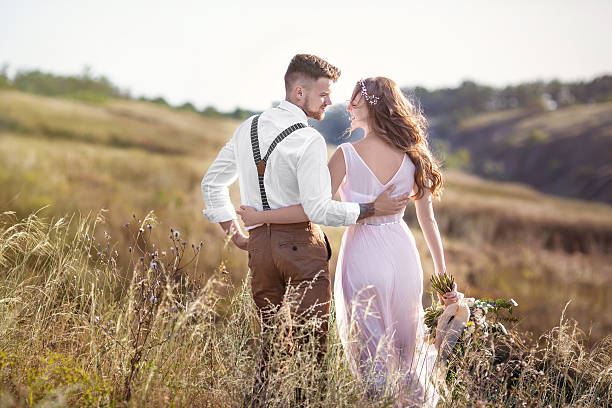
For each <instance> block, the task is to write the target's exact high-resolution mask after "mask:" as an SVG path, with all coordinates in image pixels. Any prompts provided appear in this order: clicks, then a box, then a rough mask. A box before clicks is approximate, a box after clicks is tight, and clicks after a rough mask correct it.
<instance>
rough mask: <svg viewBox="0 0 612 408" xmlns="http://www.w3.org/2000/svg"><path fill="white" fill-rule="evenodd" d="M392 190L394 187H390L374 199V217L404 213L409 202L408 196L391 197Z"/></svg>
mask: <svg viewBox="0 0 612 408" xmlns="http://www.w3.org/2000/svg"><path fill="white" fill-rule="evenodd" d="M393 190H395V186H390V187H389V188H387V189H386V190H385V191H383V192H382V193H381V194H380V195H379V196H378V198H376V200H375V201H374V215H394V214H400V213H403V212H404V209H405V208H406V205H407V204H408V201H410V194H408V193H407V194H402V195H400V196H397V197H391V193H392V192H393Z"/></svg>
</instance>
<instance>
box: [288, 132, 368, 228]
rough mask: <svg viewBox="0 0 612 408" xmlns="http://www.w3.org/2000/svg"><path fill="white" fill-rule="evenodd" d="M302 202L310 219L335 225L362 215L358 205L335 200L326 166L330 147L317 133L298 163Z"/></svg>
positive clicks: (344, 223)
mask: <svg viewBox="0 0 612 408" xmlns="http://www.w3.org/2000/svg"><path fill="white" fill-rule="evenodd" d="M297 179H298V185H299V188H300V202H301V204H302V207H304V212H305V213H306V215H307V216H308V218H309V219H310V221H312V222H314V223H316V224H323V225H329V226H333V227H337V226H341V225H352V224H355V223H356V222H357V218H358V217H359V204H358V203H347V202H341V201H336V200H334V199H332V193H331V178H330V175H329V170H328V168H327V147H326V145H325V140H324V139H323V137H322V136H320V135H317V137H314V138H313V139H312V141H311V142H310V143H308V144H307V145H306V146H305V148H304V150H303V151H302V153H301V155H300V158H299V161H298V164H297Z"/></svg>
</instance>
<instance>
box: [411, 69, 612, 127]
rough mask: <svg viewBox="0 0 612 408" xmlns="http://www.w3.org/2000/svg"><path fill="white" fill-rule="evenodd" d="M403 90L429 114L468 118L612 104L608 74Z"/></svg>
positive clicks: (611, 90)
mask: <svg viewBox="0 0 612 408" xmlns="http://www.w3.org/2000/svg"><path fill="white" fill-rule="evenodd" d="M403 91H404V93H406V94H407V95H413V96H415V97H416V98H417V99H418V101H420V103H421V106H422V107H423V110H424V111H425V113H426V114H427V115H430V116H447V115H453V116H459V117H464V116H469V115H472V114H476V113H481V112H490V111H497V110H503V109H512V108H524V109H528V110H532V111H541V110H553V109H557V108H560V107H565V106H569V105H573V104H577V103H600V102H610V101H612V76H610V75H604V76H600V77H597V78H595V79H593V80H591V81H588V82H568V83H563V82H561V81H559V80H552V81H549V82H544V81H537V82H529V83H523V84H519V85H511V86H506V87H504V88H493V87H490V86H485V85H480V84H477V83H476V82H473V81H464V82H463V83H461V85H459V86H458V87H456V88H441V89H436V90H433V91H430V90H427V89H426V88H423V87H413V88H404V89H403Z"/></svg>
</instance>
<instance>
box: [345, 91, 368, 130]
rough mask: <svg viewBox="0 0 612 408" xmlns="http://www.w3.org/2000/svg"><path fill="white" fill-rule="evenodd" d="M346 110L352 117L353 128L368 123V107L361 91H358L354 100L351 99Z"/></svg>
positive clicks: (362, 126) (361, 126)
mask: <svg viewBox="0 0 612 408" xmlns="http://www.w3.org/2000/svg"><path fill="white" fill-rule="evenodd" d="M346 111H347V112H348V113H349V116H350V117H351V130H354V129H357V128H365V127H366V126H367V124H368V107H367V106H366V100H365V98H364V97H363V95H362V94H361V93H357V95H355V98H354V99H353V100H352V101H349V103H348V106H347V107H346Z"/></svg>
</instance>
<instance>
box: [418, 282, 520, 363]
mask: <svg viewBox="0 0 612 408" xmlns="http://www.w3.org/2000/svg"><path fill="white" fill-rule="evenodd" d="M454 282H455V279H454V277H453V276H449V275H446V274H443V275H441V276H434V277H432V278H431V284H432V287H433V288H434V290H435V291H436V292H438V293H439V294H440V295H443V294H445V293H447V292H449V291H450V290H451V289H452V287H453V284H454ZM516 306H518V303H516V301H515V300H514V299H510V300H506V299H497V300H492V299H484V298H483V299H474V298H461V299H460V300H459V301H458V302H457V303H453V304H451V305H448V306H446V307H444V306H443V305H442V304H440V302H439V301H438V300H435V301H434V296H433V294H432V305H431V306H430V307H428V308H426V309H425V326H426V327H427V330H428V333H427V335H428V337H429V341H430V343H435V344H436V347H437V348H438V351H439V352H440V353H441V354H442V358H446V357H447V356H448V354H449V353H450V352H451V351H452V350H453V349H454V348H455V347H456V346H457V345H458V344H463V345H466V344H468V343H471V342H472V340H480V339H485V338H487V337H488V336H489V335H507V334H508V331H507V330H506V327H505V326H504V324H503V323H502V322H504V321H511V322H514V321H516V320H517V319H516V318H515V317H513V316H512V310H513V308H514V307H516ZM503 310H506V311H507V314H506V313H505V312H503ZM502 312H503V313H502Z"/></svg>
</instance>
